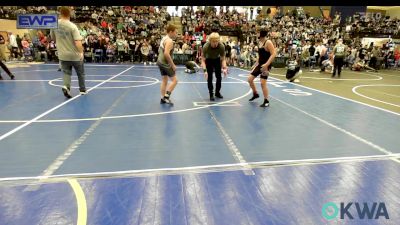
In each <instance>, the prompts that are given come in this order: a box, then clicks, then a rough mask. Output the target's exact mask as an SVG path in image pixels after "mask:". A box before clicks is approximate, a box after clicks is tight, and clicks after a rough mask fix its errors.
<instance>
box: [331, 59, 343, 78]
mask: <svg viewBox="0 0 400 225" xmlns="http://www.w3.org/2000/svg"><path fill="white" fill-rule="evenodd" d="M342 66H343V57H336V56H335V58H334V59H333V74H332V76H336V70H337V71H338V75H339V77H340V73H341V72H342Z"/></svg>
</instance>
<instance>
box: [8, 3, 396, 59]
mask: <svg viewBox="0 0 400 225" xmlns="http://www.w3.org/2000/svg"><path fill="white" fill-rule="evenodd" d="M50 10H54V9H49V8H46V7H44V6H38V7H31V6H28V7H18V8H16V7H14V8H13V7H12V6H8V7H7V6H4V7H0V18H11V19H12V18H15V15H16V14H19V13H22V14H24V13H47V12H49V11H50ZM269 13H270V12H263V11H262V10H261V7H254V8H253V7H251V8H249V9H248V10H246V11H244V12H243V11H242V12H240V13H239V11H238V10H236V9H235V8H233V9H229V7H222V6H221V7H219V10H218V11H217V7H213V6H205V7H193V6H190V7H182V8H181V17H180V22H181V24H182V30H181V32H182V36H180V37H179V38H178V40H177V42H176V44H175V46H174V54H175V56H176V57H177V58H179V57H182V56H183V55H186V56H188V57H186V58H184V59H185V60H189V59H190V60H193V59H194V60H196V59H197V60H198V58H199V56H200V52H201V51H199V49H201V46H202V45H203V44H204V43H205V42H206V39H207V34H209V33H211V31H214V30H216V31H219V32H220V33H222V35H223V33H224V32H225V33H226V32H228V33H229V32H230V31H237V33H235V34H237V36H236V37H230V38H228V39H227V40H226V41H224V44H225V47H226V56H228V58H229V62H228V63H229V64H230V65H235V66H242V67H249V66H251V65H252V64H253V63H254V62H255V60H256V57H257V50H258V49H257V48H258V47H257V32H258V31H259V30H260V29H266V30H268V31H270V39H271V40H272V41H273V43H274V44H275V46H276V48H277V51H278V57H281V58H296V59H297V60H298V61H299V62H300V64H302V65H303V64H304V65H308V64H310V61H312V60H313V57H314V56H317V58H318V57H319V54H321V49H326V51H324V52H323V53H324V54H329V53H330V51H332V49H333V46H334V45H335V43H336V40H337V39H338V38H339V37H341V38H343V39H344V43H345V44H346V45H347V46H348V47H349V48H348V49H349V53H348V55H347V57H348V61H349V62H351V61H354V60H355V59H356V58H357V56H355V55H354V54H353V53H354V52H360V50H362V51H363V49H366V50H367V52H368V53H369V54H367V59H368V55H370V54H371V53H372V50H373V46H363V45H362V44H361V40H362V38H361V37H362V36H360V34H366V33H375V34H376V33H379V34H386V35H393V36H396V35H397V36H398V35H399V30H400V20H399V19H397V18H390V17H383V16H382V17H378V16H363V15H359V14H355V15H353V16H352V17H349V18H341V15H340V14H336V15H334V17H333V18H325V17H322V16H321V17H311V16H310V15H309V14H308V13H307V12H299V11H298V10H294V11H293V12H287V13H286V14H283V13H281V12H280V11H279V9H278V11H277V13H276V14H275V15H274V16H271V15H270V14H269ZM72 21H73V22H75V23H77V24H78V27H79V30H80V33H81V35H82V36H83V37H84V42H83V45H84V48H85V59H86V61H96V62H105V61H109V62H142V63H154V62H155V60H156V57H157V51H158V46H159V42H160V39H161V36H162V35H163V30H164V27H165V26H166V25H167V23H168V22H171V15H170V14H169V13H168V12H167V7H162V6H159V7H154V6H112V7H111V6H103V7H100V6H82V7H74V9H73V16H72ZM340 21H342V22H340ZM18 40H19V41H18V48H19V51H18V52H19V53H20V54H12V58H18V56H25V57H26V56H29V54H31V56H32V58H33V59H34V58H42V59H43V60H52V59H53V58H56V53H55V49H56V45H55V43H54V42H53V41H52V40H51V38H50V37H49V36H48V35H47V34H46V33H43V32H42V31H39V32H38V35H37V37H33V38H30V37H29V36H24V37H21V38H19V39H18ZM23 41H24V44H22V42H23ZM311 46H312V47H311ZM376 47H377V49H378V51H375V53H377V52H378V53H379V58H381V59H382V63H383V64H384V65H385V66H390V65H392V64H393V63H394V64H396V57H398V54H396V50H395V48H393V47H392V46H391V43H385V44H384V45H382V46H376ZM310 49H311V50H310ZM35 50H36V51H35ZM35 53H36V54H35ZM37 53H39V54H37ZM321 58H322V57H321ZM317 61H318V60H317ZM397 61H398V58H397ZM392 62H393V63H392Z"/></svg>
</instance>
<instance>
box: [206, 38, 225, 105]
mask: <svg viewBox="0 0 400 225" xmlns="http://www.w3.org/2000/svg"><path fill="white" fill-rule="evenodd" d="M221 64H222V69H223V72H224V77H226V75H227V73H228V68H227V66H226V60H225V47H224V45H223V44H222V43H221V42H220V37H219V34H218V33H216V32H214V33H211V34H210V36H209V40H208V41H207V43H206V44H204V47H203V56H202V63H201V67H202V68H203V70H204V77H205V78H206V79H207V85H208V92H209V93H210V100H211V101H215V98H214V90H213V89H214V86H213V83H212V80H213V72H215V77H216V78H217V82H216V87H215V97H217V98H223V96H222V95H221V93H220V91H221V82H222V77H221Z"/></svg>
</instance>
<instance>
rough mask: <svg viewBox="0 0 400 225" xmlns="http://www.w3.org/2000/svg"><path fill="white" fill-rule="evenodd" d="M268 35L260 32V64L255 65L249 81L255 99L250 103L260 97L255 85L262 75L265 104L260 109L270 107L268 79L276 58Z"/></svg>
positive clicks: (263, 31) (265, 32)
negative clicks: (257, 78) (258, 77)
mask: <svg viewBox="0 0 400 225" xmlns="http://www.w3.org/2000/svg"><path fill="white" fill-rule="evenodd" d="M267 34H268V32H267V31H266V30H261V31H260V36H259V39H260V40H259V43H258V62H256V63H255V64H254V65H253V67H252V70H251V73H250V75H249V77H248V80H247V81H248V82H249V85H250V87H251V89H252V90H253V97H252V98H251V99H249V101H253V100H254V99H256V98H258V97H260V96H259V95H258V93H257V89H256V86H255V85H254V79H255V78H256V77H257V76H258V75H260V80H261V88H262V91H263V95H264V102H263V104H261V105H260V107H267V106H269V100H268V87H267V79H268V75H269V72H270V70H271V68H272V62H273V61H274V59H275V56H276V50H275V46H274V44H273V43H272V41H271V40H268V39H267Z"/></svg>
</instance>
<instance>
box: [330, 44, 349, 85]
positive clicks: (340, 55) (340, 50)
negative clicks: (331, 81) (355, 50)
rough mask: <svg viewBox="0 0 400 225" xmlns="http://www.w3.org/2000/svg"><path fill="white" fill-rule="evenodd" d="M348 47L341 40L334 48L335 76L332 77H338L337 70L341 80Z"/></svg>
mask: <svg viewBox="0 0 400 225" xmlns="http://www.w3.org/2000/svg"><path fill="white" fill-rule="evenodd" d="M346 50H347V47H346V45H344V44H343V39H341V38H340V39H339V40H338V43H337V44H336V46H335V47H334V48H333V54H334V55H335V58H334V59H333V74H332V77H335V76H336V70H337V71H338V77H339V78H340V73H341V72H342V66H343V59H344V57H345V54H346Z"/></svg>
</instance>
